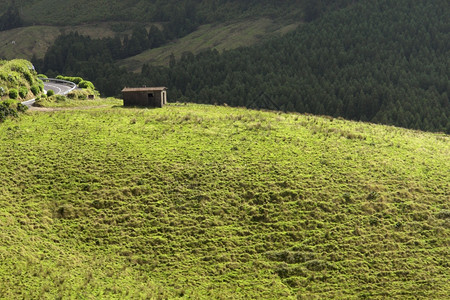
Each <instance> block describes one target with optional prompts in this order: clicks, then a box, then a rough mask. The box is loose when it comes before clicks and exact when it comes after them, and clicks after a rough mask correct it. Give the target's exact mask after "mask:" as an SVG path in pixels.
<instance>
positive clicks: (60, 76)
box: [56, 75, 83, 84]
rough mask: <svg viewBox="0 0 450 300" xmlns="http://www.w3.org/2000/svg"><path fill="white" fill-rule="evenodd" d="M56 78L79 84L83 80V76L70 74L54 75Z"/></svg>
mask: <svg viewBox="0 0 450 300" xmlns="http://www.w3.org/2000/svg"><path fill="white" fill-rule="evenodd" d="M56 79H61V80H67V81H71V82H73V83H75V84H79V83H80V82H82V81H83V78H81V77H70V76H62V75H58V76H56Z"/></svg>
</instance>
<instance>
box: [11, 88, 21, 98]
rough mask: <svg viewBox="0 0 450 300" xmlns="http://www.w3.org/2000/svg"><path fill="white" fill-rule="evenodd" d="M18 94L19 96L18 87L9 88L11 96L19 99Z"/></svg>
mask: <svg viewBox="0 0 450 300" xmlns="http://www.w3.org/2000/svg"><path fill="white" fill-rule="evenodd" d="M18 96H19V92H18V91H17V89H10V90H9V98H11V99H17V97H18Z"/></svg>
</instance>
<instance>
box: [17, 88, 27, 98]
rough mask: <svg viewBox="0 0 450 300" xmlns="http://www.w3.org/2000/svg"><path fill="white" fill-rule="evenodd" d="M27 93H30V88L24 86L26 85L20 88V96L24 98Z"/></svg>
mask: <svg viewBox="0 0 450 300" xmlns="http://www.w3.org/2000/svg"><path fill="white" fill-rule="evenodd" d="M27 95H28V89H27V88H26V87H24V86H21V87H20V88H19V96H20V98H22V99H24V98H26V97H27Z"/></svg>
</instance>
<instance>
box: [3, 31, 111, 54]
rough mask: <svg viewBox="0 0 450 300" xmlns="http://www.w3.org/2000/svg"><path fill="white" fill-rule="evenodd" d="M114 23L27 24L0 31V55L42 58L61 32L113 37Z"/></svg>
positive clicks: (94, 36)
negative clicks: (26, 25) (73, 24)
mask: <svg viewBox="0 0 450 300" xmlns="http://www.w3.org/2000/svg"><path fill="white" fill-rule="evenodd" d="M112 24H114V23H97V24H87V25H79V26H28V27H20V28H15V29H11V30H6V31H0V41H4V43H0V57H3V58H5V59H15V58H23V59H28V60H30V59H31V58H32V57H33V55H35V56H36V57H37V58H43V57H44V55H45V53H46V52H47V49H48V48H49V47H50V46H51V45H52V44H53V42H54V41H55V39H56V38H57V37H58V36H59V35H60V34H61V33H62V32H67V33H68V32H74V31H76V32H78V33H79V34H82V35H87V36H90V37H91V38H104V37H114V34H115V32H114V31H113V30H112V29H111V26H114V25H112Z"/></svg>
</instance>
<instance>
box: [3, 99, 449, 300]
mask: <svg viewBox="0 0 450 300" xmlns="http://www.w3.org/2000/svg"><path fill="white" fill-rule="evenodd" d="M0 153H1V159H0V181H1V182H2V185H1V186H0V207H1V209H0V227H1V228H2V230H1V231H0V257H1V263H0V282H1V284H0V294H1V295H2V296H3V297H5V298H61V297H62V298H145V297H147V298H153V299H158V298H177V297H185V298H197V297H198V298H204V299H211V298H219V299H220V298H222V299H232V298H233V299H240V298H246V299H258V298H265V299H281V298H284V299H289V298H292V299H295V298H297V297H299V298H302V297H304V298H314V297H317V298H321V299H329V298H353V297H355V298H364V297H365V298H371V299H373V298H416V297H418V298H427V299H440V298H445V296H447V295H448V290H449V289H450V286H449V277H450V273H449V270H450V268H449V263H448V257H449V254H450V253H449V249H450V247H449V246H450V239H449V234H450V228H449V226H450V223H449V222H450V219H449V217H450V201H449V197H450V194H449V191H450V186H449V182H450V174H449V172H448V170H449V169H450V143H449V136H448V135H444V134H432V133H424V132H419V131H412V130H405V129H399V128H394V127H388V126H380V125H373V124H365V123H358V122H350V121H344V120H339V119H332V118H322V117H314V116H307V115H298V114H283V113H272V112H258V111H250V110H246V109H242V108H230V107H220V106H217V107H215V106H206V105H205V106H202V105H169V106H167V107H165V108H163V109H150V110H142V109H124V108H120V107H116V108H103V109H93V110H78V111H77V110H70V111H57V112H47V113H37V112H28V113H26V115H24V116H22V117H21V118H20V119H18V120H7V121H6V122H5V123H3V124H1V125H0Z"/></svg>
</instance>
